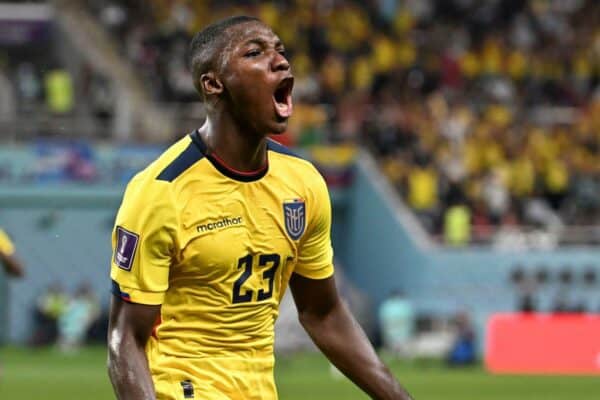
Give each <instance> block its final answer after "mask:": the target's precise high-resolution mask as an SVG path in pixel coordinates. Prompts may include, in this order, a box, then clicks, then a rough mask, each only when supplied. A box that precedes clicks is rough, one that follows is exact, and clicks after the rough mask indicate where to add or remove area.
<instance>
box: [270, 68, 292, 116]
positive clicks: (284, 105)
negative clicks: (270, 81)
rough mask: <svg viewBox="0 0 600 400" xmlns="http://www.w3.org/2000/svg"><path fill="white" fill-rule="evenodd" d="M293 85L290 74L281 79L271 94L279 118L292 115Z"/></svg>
mask: <svg viewBox="0 0 600 400" xmlns="http://www.w3.org/2000/svg"><path fill="white" fill-rule="evenodd" d="M293 87H294V78H292V77H291V76H290V77H288V78H285V79H283V80H282V81H281V82H280V83H279V85H277V88H276V89H275V93H274V94H273V103H274V104H275V112H276V113H277V116H278V117H280V118H289V117H290V116H291V115H292V108H293V106H292V88H293Z"/></svg>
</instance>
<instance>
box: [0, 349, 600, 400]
mask: <svg viewBox="0 0 600 400" xmlns="http://www.w3.org/2000/svg"><path fill="white" fill-rule="evenodd" d="M105 359H106V356H105V350H104V349H103V348H89V349H85V350H83V351H82V352H81V353H78V354H72V355H63V354H60V353H59V352H57V351H56V350H51V349H42V350H29V349H16V348H5V349H2V350H0V360H1V363H2V367H1V368H2V371H1V372H0V374H1V375H0V399H7V400H9V399H31V400H37V399H40V400H71V399H85V400H100V399H102V400H106V399H113V398H114V397H113V395H112V390H111V388H110V385H109V383H108V378H107V374H106V368H105V364H106V362H105ZM389 364H390V365H391V367H392V369H393V370H394V372H395V373H396V375H397V376H399V377H400V379H401V380H402V382H404V383H405V384H406V386H407V387H408V388H409V389H410V391H411V392H412V393H413V395H414V397H415V399H416V400H487V399H489V400H506V399H510V400H571V399H577V400H592V399H594V400H597V399H598V398H600V378H598V377H556V376H535V377H531V376H493V375H489V374H487V373H485V371H483V370H482V369H481V368H479V367H474V368H468V369H458V370H450V369H447V368H445V367H443V366H442V365H440V364H439V363H435V362H429V363H423V362H421V363H417V362H413V363H401V362H397V361H391V362H390V363H389ZM276 374H277V375H276V376H277V381H278V386H279V392H280V398H281V399H282V400H310V399H324V400H353V399H367V397H366V396H364V395H361V394H360V392H358V391H357V390H356V389H354V387H353V386H352V385H351V384H350V383H349V382H347V381H346V380H345V378H341V377H339V376H336V375H335V374H332V373H331V371H330V367H329V364H328V363H327V361H326V360H325V359H323V357H322V356H320V355H318V354H306V355H297V356H294V357H279V358H278V361H277V372H276ZM266 400H268V399H266Z"/></svg>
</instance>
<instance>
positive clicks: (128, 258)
mask: <svg viewBox="0 0 600 400" xmlns="http://www.w3.org/2000/svg"><path fill="white" fill-rule="evenodd" d="M139 239H140V237H139V236H138V235H137V234H135V233H133V232H130V231H128V230H126V229H123V228H122V227H120V226H117V244H116V248H115V264H117V265H118V266H119V268H121V269H124V270H126V271H130V270H131V266H132V265H133V258H134V257H135V251H136V249H137V245H138V241H139Z"/></svg>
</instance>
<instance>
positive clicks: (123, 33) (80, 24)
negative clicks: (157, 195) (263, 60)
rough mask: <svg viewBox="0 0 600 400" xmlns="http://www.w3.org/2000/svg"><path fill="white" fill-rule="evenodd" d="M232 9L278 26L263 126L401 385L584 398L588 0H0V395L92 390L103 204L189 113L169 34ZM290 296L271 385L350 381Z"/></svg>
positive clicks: (591, 387)
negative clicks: (281, 116) (287, 111)
mask: <svg viewBox="0 0 600 400" xmlns="http://www.w3.org/2000/svg"><path fill="white" fill-rule="evenodd" d="M235 14H248V15H254V16H257V17H259V18H261V19H262V20H263V21H264V22H265V23H267V24H268V25H270V26H272V27H273V29H274V31H275V32H276V33H277V34H278V35H279V36H280V37H281V38H282V40H283V42H284V44H285V46H286V49H287V55H288V57H289V59H290V62H291V64H292V69H293V72H294V75H295V77H296V80H295V87H294V92H293V95H294V115H293V117H292V119H291V121H290V124H289V129H288V132H286V133H285V134H284V135H283V136H279V137H278V138H277V140H279V141H280V142H282V143H284V144H285V145H287V146H290V147H293V148H294V149H295V150H296V151H297V152H299V153H301V154H302V155H304V156H305V157H306V158H309V159H311V160H312V161H313V162H314V163H315V164H316V165H317V167H318V168H319V170H320V171H321V173H322V174H323V176H324V177H325V179H326V181H327V182H328V184H329V187H330V192H331V197H332V202H333V218H334V220H333V233H332V237H333V243H334V249H335V254H336V266H337V272H338V280H339V281H340V290H341V292H342V294H343V295H344V297H345V299H346V300H347V302H348V303H349V305H350V307H351V308H352V310H353V312H354V314H355V315H356V316H357V318H358V320H359V321H360V323H361V324H362V325H363V327H364V328H365V330H366V332H367V333H368V335H369V337H370V338H371V340H372V342H373V344H374V345H375V346H377V348H378V349H379V350H380V351H381V354H382V355H383V357H384V358H385V359H386V360H387V361H388V362H389V363H390V364H391V365H392V368H393V370H394V372H395V373H396V374H397V375H398V376H399V378H400V379H401V380H402V381H403V382H404V383H405V384H406V385H407V386H408V388H409V389H410V390H411V392H413V394H414V395H415V398H416V399H419V400H421V399H433V400H435V399H440V400H441V399H450V400H452V399H461V400H464V399H478V400H479V399H544V400H553V399H556V400H562V399H575V398H577V399H597V398H599V396H600V382H599V381H598V379H597V378H592V377H586V376H579V375H593V374H598V373H600V339H599V338H600V290H599V289H600V281H599V278H598V274H599V273H600V261H599V260H600V249H599V247H598V246H599V245H600V3H599V2H598V1H595V0H486V1H476V0H364V1H350V0H345V1H344V0H324V1H317V0H295V1H274V2H260V1H252V0H247V1H241V0H240V1H227V0H218V1H208V0H207V1H201V0H197V1H192V0H188V1H185V0H148V1H141V0H130V1H111V0H88V1H75V0H54V1H20V2H19V1H16V2H10V3H8V2H0V228H1V229H3V230H4V231H6V232H7V233H8V235H9V236H10V237H11V238H12V241H13V242H14V244H15V247H16V255H17V256H18V258H19V259H20V260H22V262H23V264H24V265H25V267H26V275H25V277H24V278H22V279H9V278H8V277H6V276H4V275H2V273H1V272H0V295H1V296H0V340H2V341H3V343H4V347H2V348H0V397H1V398H3V399H4V398H6V399H12V398H32V399H50V400H53V399H71V398H82V397H85V398H86V399H96V398H98V399H107V398H111V389H110V385H109V382H108V378H107V376H106V372H105V351H104V348H103V343H104V338H105V334H106V315H107V306H108V302H109V299H110V294H109V292H108V290H109V286H110V280H109V276H108V274H109V261H110V256H111V251H110V235H111V230H112V227H113V221H114V217H115V213H116V210H117V208H118V206H119V204H120V201H121V196H122V193H123V190H124V187H125V184H126V183H127V181H128V180H129V179H130V178H131V177H132V176H133V175H134V174H135V173H136V172H137V171H139V170H140V169H142V168H144V167H145V166H146V165H147V164H148V163H149V162H150V161H152V160H153V159H154V158H155V157H156V156H157V155H159V154H160V153H161V152H162V150H164V149H165V148H166V147H167V146H168V145H169V144H170V143H173V142H174V141H176V140H177V139H178V138H180V137H182V136H183V135H185V134H186V133H189V132H191V131H193V130H194V129H195V128H197V127H199V126H200V125H201V124H202V121H203V115H204V110H203V106H202V104H201V103H200V102H198V96H197V94H196V93H195V91H194V87H193V84H192V80H191V75H190V72H189V71H188V69H187V63H186V51H187V46H188V43H189V41H190V38H191V36H192V35H193V34H194V33H195V32H197V31H198V30H200V29H202V27H203V26H205V25H206V24H208V23H210V22H212V21H215V20H218V19H221V18H223V17H227V16H230V15H235ZM294 313H295V311H294V306H293V303H292V301H291V300H290V298H288V297H286V298H285V299H284V302H283V304H282V308H281V316H280V319H279V321H278V325H277V328H276V329H277V343H276V348H277V352H278V354H279V358H278V367H277V379H278V382H279V387H280V391H281V397H282V398H283V399H296V398H298V399H300V398H302V399H332V400H336V399H339V400H346V399H359V398H364V396H362V397H361V395H360V393H359V392H358V391H356V390H355V389H353V388H352V387H351V385H350V384H349V383H348V382H347V381H346V380H345V378H343V377H341V376H340V375H339V374H338V373H337V372H336V370H335V369H333V368H332V367H331V366H330V365H329V364H328V363H327V361H326V360H325V359H324V358H323V357H322V356H320V355H319V354H318V353H315V349H314V348H313V347H312V346H311V344H310V341H309V340H308V339H307V337H306V335H305V334H304V333H303V331H302V330H301V328H300V327H299V325H298V323H297V321H296V318H295V314H294ZM348 346H352V343H348ZM507 374H508V375H507ZM538 374H542V376H537V375H538ZM573 374H577V375H578V376H572V375H573ZM533 375H535V376H533Z"/></svg>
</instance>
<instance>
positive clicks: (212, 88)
mask: <svg viewBox="0 0 600 400" xmlns="http://www.w3.org/2000/svg"><path fill="white" fill-rule="evenodd" d="M200 86H201V87H202V92H204V95H205V96H210V95H219V94H221V93H223V83H221V81H220V80H219V78H217V76H216V75H215V73H214V72H212V71H210V72H207V73H205V74H202V75H200Z"/></svg>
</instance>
